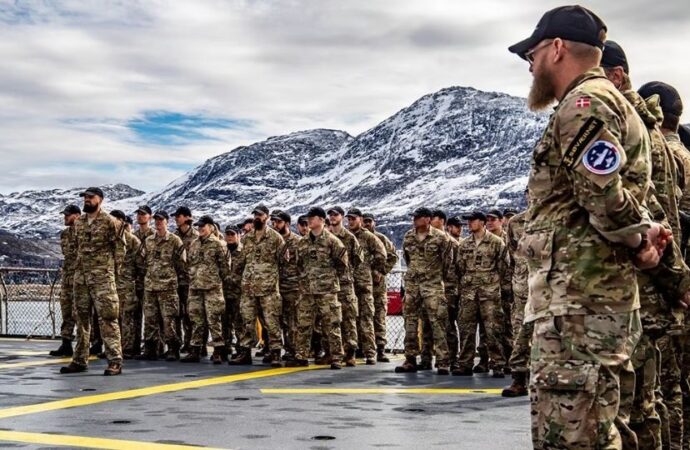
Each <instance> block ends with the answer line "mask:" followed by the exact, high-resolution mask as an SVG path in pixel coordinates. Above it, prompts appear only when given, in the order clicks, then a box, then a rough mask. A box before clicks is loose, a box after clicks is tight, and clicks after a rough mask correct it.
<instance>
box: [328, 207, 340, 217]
mask: <svg viewBox="0 0 690 450" xmlns="http://www.w3.org/2000/svg"><path fill="white" fill-rule="evenodd" d="M326 212H327V213H328V215H329V216H330V215H331V213H336V214H340V215H341V216H344V215H345V210H344V209H343V208H341V207H340V206H334V207H332V208H329V209H328V211H326Z"/></svg>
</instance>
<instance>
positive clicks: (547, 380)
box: [531, 360, 601, 393]
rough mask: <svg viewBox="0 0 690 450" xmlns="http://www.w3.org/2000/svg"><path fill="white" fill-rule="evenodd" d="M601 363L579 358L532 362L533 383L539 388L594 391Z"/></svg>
mask: <svg viewBox="0 0 690 450" xmlns="http://www.w3.org/2000/svg"><path fill="white" fill-rule="evenodd" d="M600 366H601V364H599V363H592V362H586V361H578V360H556V361H544V362H534V363H532V379H531V384H532V385H533V386H534V387H536V388H537V389H550V390H564V391H585V392H589V393H594V392H595V391H596V387H597V381H598V380H599V367H600Z"/></svg>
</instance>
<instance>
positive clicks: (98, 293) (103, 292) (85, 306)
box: [60, 187, 125, 375]
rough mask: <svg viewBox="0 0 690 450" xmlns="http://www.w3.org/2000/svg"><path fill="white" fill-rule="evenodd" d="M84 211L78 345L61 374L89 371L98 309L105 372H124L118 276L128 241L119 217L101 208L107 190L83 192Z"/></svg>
mask: <svg viewBox="0 0 690 450" xmlns="http://www.w3.org/2000/svg"><path fill="white" fill-rule="evenodd" d="M80 195H81V197H83V198H84V207H83V208H82V210H83V211H84V214H82V215H81V217H79V219H78V220H77V221H76V223H75V224H74V231H75V235H76V245H77V262H76V269H75V272H74V307H75V309H76V319H77V345H76V348H75V349H74V355H73V356H72V362H71V363H70V364H69V365H68V366H65V367H62V368H61V369H60V373H63V374H68V373H78V372H86V370H87V367H88V357H89V337H90V332H91V329H90V328H91V311H92V308H95V310H96V312H97V314H98V320H99V325H100V328H101V334H102V337H103V342H104V344H105V353H106V357H107V358H108V367H107V368H106V369H105V371H104V372H103V374H104V375H120V374H121V373H122V347H121V344H120V327H119V326H118V323H117V320H118V317H119V313H120V311H119V306H120V305H119V300H118V298H117V289H116V287H115V276H116V274H117V273H119V271H120V270H121V268H122V264H123V261H124V256H125V241H124V239H123V238H122V231H123V230H122V228H121V227H119V226H118V224H117V223H116V221H115V219H114V218H113V217H112V216H110V215H109V214H108V213H106V212H105V211H103V210H102V209H101V204H102V203H103V191H102V190H101V189H100V188H97V187H91V188H88V189H86V190H85V191H84V192H82V193H81V194H80Z"/></svg>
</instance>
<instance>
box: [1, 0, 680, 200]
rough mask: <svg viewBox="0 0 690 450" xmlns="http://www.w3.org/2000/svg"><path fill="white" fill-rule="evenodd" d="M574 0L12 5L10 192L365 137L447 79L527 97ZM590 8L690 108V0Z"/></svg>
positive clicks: (5, 107)
mask: <svg viewBox="0 0 690 450" xmlns="http://www.w3.org/2000/svg"><path fill="white" fill-rule="evenodd" d="M561 4H562V3H560V2H555V1H547V0H533V1H529V2H517V1H507V0H506V1H494V0H482V1H479V0H475V1H472V2H469V1H465V0H437V1H435V0H346V1H344V0H311V1H307V0H281V1H268V0H251V1H250V0H247V1H233V0H226V1H220V0H194V1H155V0H152V1H135V0H123V1H112V2H107V1H97V0H76V1H70V0H59V1H57V0H56V1H49V0H43V1H14V2H13V1H6V0H0V58H1V59H2V61H3V68H2V70H0V102H1V103H0V104H1V105H2V108H1V109H0V136H1V137H0V161H1V163H2V168H3V170H2V176H1V177H0V193H9V192H13V191H17V190H24V189H35V188H53V187H74V186H85V185H93V184H102V183H112V182H125V183H128V184H131V185H132V186H135V187H138V188H141V189H144V190H147V191H151V190H155V189H159V188H161V187H163V186H164V185H165V184H167V183H168V182H170V181H172V180H173V179H174V178H176V177H178V176H180V175H181V174H183V173H184V172H185V171H187V170H189V169H190V168H192V167H194V166H196V165H198V164H199V163H201V162H203V161H204V160H205V159H206V158H208V157H210V156H213V155H216V154H219V153H223V152H226V151H229V150H231V149H232V148H234V147H236V146H238V145H245V144H250V143H253V142H256V141H258V140H262V139H264V138H266V137H268V136H273V135H278V134H285V133H289V132H292V131H297V130H304V129H309V128H321V127H324V128H336V129H342V130H345V131H348V132H349V133H351V134H353V135H356V134H358V133H361V132H363V131H365V130H367V129H368V128H370V127H372V126H374V125H376V124H377V123H378V122H379V121H381V120H383V119H385V118H386V117H388V116H390V115H391V114H393V113H395V112H396V111H398V110H400V109H401V108H403V107H405V106H407V105H409V104H410V103H412V102H413V101H414V100H416V99H417V98H419V97H421V96H422V95H425V94H427V93H430V92H434V91H436V90H438V89H441V88H444V87H448V86H453V85H461V86H473V87H476V88H478V89H483V90H492V91H502V92H507V93H510V94H514V95H521V96H524V95H526V92H527V90H528V88H529V84H530V82H531V78H530V75H529V73H528V70H527V65H526V63H524V62H523V61H521V60H519V59H518V58H516V57H514V56H513V55H511V54H509V53H508V52H507V50H506V48H507V46H508V45H510V44H513V43H514V42H516V41H518V40H520V39H522V38H524V37H526V36H527V35H529V34H530V33H531V31H532V29H533V28H534V26H535V25H536V23H537V21H538V19H539V17H540V16H541V14H542V13H543V12H544V11H545V10H547V9H550V8H552V7H555V6H559V5H561ZM582 4H583V5H585V6H588V7H590V8H591V9H593V10H594V11H595V12H597V13H598V14H599V15H600V16H601V17H602V18H603V19H604V21H605V22H606V23H607V24H608V26H609V37H610V38H612V39H614V40H617V41H618V42H619V43H621V44H622V45H623V47H624V48H625V49H626V51H627V53H628V59H629V61H630V65H631V75H632V78H633V82H634V84H635V86H639V85H640V84H642V83H644V82H646V81H651V80H653V79H659V80H663V81H666V82H668V83H671V84H674V85H675V86H676V87H678V88H679V90H680V91H681V92H682V93H683V95H684V100H685V104H686V105H690V58H688V50H687V44H688V43H689V42H690V8H689V7H688V5H687V0H667V1H663V2H654V4H653V6H651V4H650V2H648V1H646V0H628V1H620V0H615V1H614V0H607V1H587V2H583V3H582ZM688 109H690V106H689V107H688ZM684 121H686V122H687V121H690V120H688V119H687V115H686V117H684Z"/></svg>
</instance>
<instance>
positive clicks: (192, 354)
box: [180, 346, 201, 363]
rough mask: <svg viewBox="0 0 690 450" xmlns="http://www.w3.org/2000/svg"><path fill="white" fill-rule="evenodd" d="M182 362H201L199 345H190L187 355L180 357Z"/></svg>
mask: <svg viewBox="0 0 690 450" xmlns="http://www.w3.org/2000/svg"><path fill="white" fill-rule="evenodd" d="M180 362H183V363H198V362H201V349H200V348H199V347H194V346H190V347H189V353H187V356H185V357H184V358H182V359H180Z"/></svg>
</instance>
